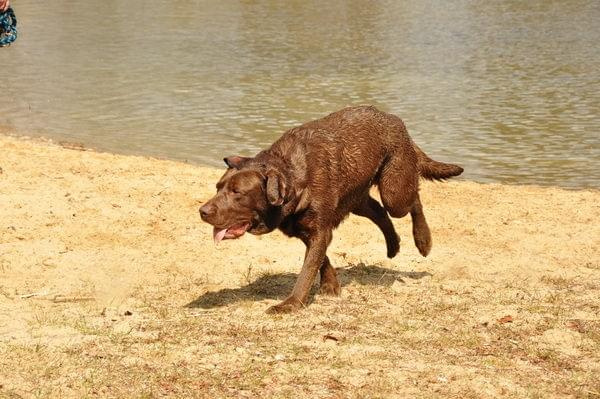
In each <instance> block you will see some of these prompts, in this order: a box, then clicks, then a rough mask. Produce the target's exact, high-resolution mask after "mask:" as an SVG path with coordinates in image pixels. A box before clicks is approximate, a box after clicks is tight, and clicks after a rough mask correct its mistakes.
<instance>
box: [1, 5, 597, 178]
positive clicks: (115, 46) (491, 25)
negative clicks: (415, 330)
mask: <svg viewBox="0 0 600 399" xmlns="http://www.w3.org/2000/svg"><path fill="white" fill-rule="evenodd" d="M15 8H16V12H17V16H18V18H19V23H20V27H21V31H20V37H19V41H18V42H17V43H16V44H15V45H14V46H12V47H10V48H5V49H2V50H1V51H0V61H1V62H2V65H4V66H5V67H4V68H5V70H6V71H10V72H9V73H10V75H9V76H8V77H6V78H4V79H3V92H4V93H5V96H6V97H7V98H10V99H11V101H10V102H9V103H8V104H7V105H6V106H5V107H4V109H3V110H2V111H0V112H1V113H0V127H3V128H4V129H9V130H12V131H16V132H27V133H31V132H38V133H39V134H43V135H46V136H50V137H55V138H58V139H70V140H76V141H83V142H84V143H86V144H87V145H90V146H93V147H97V148H100V149H104V150H109V151H117V152H124V153H144V154H151V155H156V156H166V157H169V158H175V159H187V160H190V161H192V162H199V163H208V164H213V165H220V162H221V161H220V160H221V159H222V158H223V156H224V155H226V154H230V153H242V154H252V153H255V152H257V151H258V150H259V149H260V148H262V147H264V146H267V145H268V144H269V143H270V142H272V141H273V140H274V139H275V138H276V137H278V136H279V135H280V134H281V132H283V131H284V130H285V129H287V128H289V127H291V126H294V125H295V124H297V123H300V122H302V121H306V120H309V119H312V118H316V117H319V116H322V115H325V114H327V113H329V112H332V111H334V110H337V109H339V108H341V107H344V106H346V105H351V104H366V103H368V104H374V105H376V106H378V107H380V108H381V109H384V110H387V111H390V112H394V113H396V114H398V115H400V116H401V117H402V118H403V119H404V120H405V122H406V123H407V125H408V127H409V130H410V132H411V134H412V135H413V137H415V140H416V141H417V142H419V143H420V144H421V145H422V147H424V148H425V149H426V150H427V152H428V153H430V154H431V155H432V156H435V157H436V158H439V159H441V160H443V159H448V160H453V161H456V162H459V163H462V164H463V165H464V166H465V167H466V170H467V173H466V177H467V178H470V179H476V180H480V181H503V182H517V183H533V184H558V185H562V186H566V187H590V186H592V187H598V186H599V185H600V183H599V182H600V176H599V174H598V173H597V172H593V171H596V170H600V138H599V132H598V126H600V123H599V122H600V112H599V111H600V109H599V108H600V94H599V93H600V73H599V72H598V65H600V50H599V48H598V44H597V43H598V38H600V28H599V26H600V25H599V24H597V21H598V20H600V5H599V3H598V2H596V1H585V0H582V1H560V2H559V1H545V0H535V1H530V2H512V1H510V2H487V1H481V0H471V1H466V0H464V1H461V0H457V1H454V2H452V4H450V3H439V2H434V1H424V2H396V1H379V0H378V1H371V2H362V1H358V0H354V1H352V0H348V1H331V2H305V1H296V0H293V1H288V2H285V3H281V2H277V1H264V2H251V1H238V2H215V1H172V2H162V1H156V0H150V1H141V0H130V1H124V0H113V1H105V2H67V1H65V0H55V1H53V2H33V1H31V0H20V1H19V2H18V3H17V4H15Z"/></svg>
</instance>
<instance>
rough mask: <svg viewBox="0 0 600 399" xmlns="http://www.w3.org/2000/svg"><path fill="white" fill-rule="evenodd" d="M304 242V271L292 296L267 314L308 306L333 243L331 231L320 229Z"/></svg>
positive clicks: (272, 307)
mask: <svg viewBox="0 0 600 399" xmlns="http://www.w3.org/2000/svg"><path fill="white" fill-rule="evenodd" d="M303 241H304V242H305V243H306V254H305V256H304V264H303V265H302V270H301V271H300V275H298V279H297V280H296V284H295V285H294V289H293V290H292V294H291V295H290V296H289V297H287V298H286V299H285V300H284V301H283V302H281V303H280V304H277V305H275V306H271V307H270V308H269V309H267V313H290V312H293V311H295V310H298V309H300V308H301V307H304V306H306V304H307V302H308V295H309V293H310V288H311V287H312V285H313V282H314V281H315V277H316V275H317V273H318V272H319V268H320V267H321V264H322V263H323V261H324V260H325V253H326V252H327V247H328V246H329V243H330V242H331V230H330V229H323V230H320V229H319V230H317V231H316V232H315V233H314V234H311V235H310V236H309V237H308V238H307V239H306V240H303Z"/></svg>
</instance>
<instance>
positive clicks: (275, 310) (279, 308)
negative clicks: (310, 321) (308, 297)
mask: <svg viewBox="0 0 600 399" xmlns="http://www.w3.org/2000/svg"><path fill="white" fill-rule="evenodd" d="M302 307H303V305H302V302H300V301H299V300H297V299H296V298H294V297H289V298H287V299H286V300H285V301H283V302H281V303H279V304H277V305H273V306H271V307H270V308H268V309H267V313H268V314H281V313H292V312H296V311H297V310H300V309H301V308H302Z"/></svg>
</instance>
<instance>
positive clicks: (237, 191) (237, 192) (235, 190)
mask: <svg viewBox="0 0 600 399" xmlns="http://www.w3.org/2000/svg"><path fill="white" fill-rule="evenodd" d="M231 191H232V192H233V193H234V194H241V193H242V192H241V191H240V190H238V189H237V188H234V189H232V190H231Z"/></svg>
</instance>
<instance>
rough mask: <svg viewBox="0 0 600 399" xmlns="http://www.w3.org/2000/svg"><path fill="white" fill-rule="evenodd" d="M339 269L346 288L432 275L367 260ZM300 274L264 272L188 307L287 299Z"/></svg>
mask: <svg viewBox="0 0 600 399" xmlns="http://www.w3.org/2000/svg"><path fill="white" fill-rule="evenodd" d="M336 270H337V273H338V279H339V280H340V284H341V285H342V287H343V286H346V285H348V284H350V283H351V282H356V283H358V284H360V285H379V286H390V285H392V284H393V282H394V281H396V280H400V281H404V280H406V279H413V280H418V279H421V278H423V277H427V276H431V273H428V272H404V271H399V270H392V269H387V268H384V267H381V266H376V265H365V264H363V263H359V264H357V265H353V264H349V265H348V266H346V267H341V268H337V269H336ZM297 277H298V275H297V274H295V273H278V274H264V275H262V276H260V277H258V278H257V279H256V280H254V281H252V282H251V283H250V284H248V285H245V286H243V287H240V288H224V289H222V290H219V291H215V292H207V293H205V294H203V295H201V296H200V297H198V298H197V299H195V300H194V301H192V302H190V303H188V304H187V305H185V306H186V307H188V308H203V309H211V308H216V307H219V306H225V305H229V304H231V303H234V302H239V301H244V300H252V301H259V300H262V299H284V298H286V297H287V296H288V295H289V294H290V292H291V291H292V287H293V286H294V283H295V282H296V278H297ZM317 280H318V276H317ZM317 290H318V284H315V285H313V287H312V290H311V297H312V296H314V294H315V293H316V292H317Z"/></svg>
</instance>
